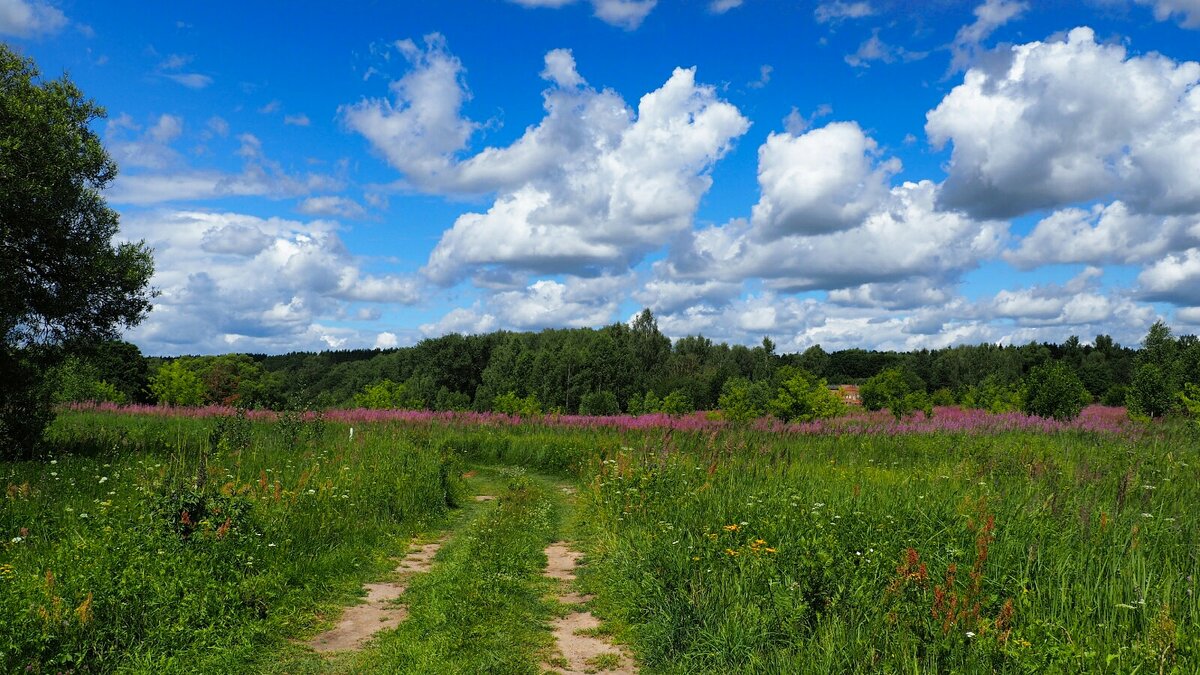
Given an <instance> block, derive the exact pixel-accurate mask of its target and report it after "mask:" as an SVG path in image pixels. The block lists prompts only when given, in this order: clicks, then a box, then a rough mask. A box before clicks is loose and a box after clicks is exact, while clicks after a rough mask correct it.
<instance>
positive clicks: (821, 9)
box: [813, 0, 875, 23]
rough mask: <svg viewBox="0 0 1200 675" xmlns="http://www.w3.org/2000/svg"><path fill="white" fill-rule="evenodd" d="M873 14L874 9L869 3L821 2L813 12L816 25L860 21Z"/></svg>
mask: <svg viewBox="0 0 1200 675" xmlns="http://www.w3.org/2000/svg"><path fill="white" fill-rule="evenodd" d="M872 14H875V8H874V7H872V6H871V3H869V2H844V1H843V0H833V2H822V3H821V4H819V5H817V8H816V10H814V11H813V16H814V17H815V18H816V20H817V23H837V22H839V21H844V20H846V19H861V18H864V17H868V16H871V15H872Z"/></svg>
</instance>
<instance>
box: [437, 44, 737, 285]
mask: <svg viewBox="0 0 1200 675" xmlns="http://www.w3.org/2000/svg"><path fill="white" fill-rule="evenodd" d="M561 56H562V54H561V53H560V52H551V54H550V55H548V57H547V61H548V64H547V71H546V72H547V73H548V74H549V76H550V77H552V78H553V80H554V83H557V82H560V81H564V82H565V81H571V80H572V79H573V78H571V77H569V76H568V75H567V74H565V73H568V72H569V73H572V74H573V73H574V72H575V71H574V69H571V70H570V71H566V70H564V69H562V68H558V67H552V66H551V61H554V62H556V63H558V64H559V65H561V62H562V59H561ZM581 82H582V81H581ZM545 107H546V111H547V115H546V118H545V119H544V120H543V121H542V122H541V123H540V124H538V125H537V126H534V127H530V128H529V129H527V130H526V132H525V134H524V135H523V136H522V137H521V138H520V139H518V140H517V141H516V142H514V143H513V144H512V145H510V146H508V147H506V148H487V149H485V150H483V151H482V152H480V153H478V154H477V155H475V156H473V157H471V158H470V159H468V160H465V161H463V162H461V163H459V164H457V165H454V166H453V169H454V174H455V181H456V182H457V183H458V184H459V185H460V186H477V187H481V186H484V185H491V186H496V187H499V188H501V190H500V194H499V195H498V196H497V197H496V199H495V202H494V203H493V204H492V206H491V207H490V208H489V209H488V210H487V212H486V213H467V214H464V215H463V216H460V217H459V218H458V219H457V220H456V221H455V223H454V226H453V227H452V228H451V229H449V230H447V231H446V232H445V233H444V234H443V235H442V239H441V241H440V242H439V243H438V245H437V247H436V248H435V249H434V251H433V252H432V253H431V254H430V257H429V263H428V265H427V266H426V267H425V273H426V274H427V275H428V276H429V277H430V278H431V279H433V280H435V281H437V282H439V283H443V284H449V283H454V282H455V281H457V280H458V279H460V278H462V277H463V276H464V275H467V274H470V273H471V272H479V271H485V270H488V269H494V268H496V267H497V266H500V267H507V268H512V269H517V270H530V271H538V272H545V273H575V274H578V273H580V272H581V271H584V272H586V271H587V270H591V271H592V272H597V271H600V270H603V269H614V268H620V269H624V268H627V267H628V266H629V265H631V264H634V263H636V262H637V260H638V259H640V258H641V257H642V256H643V255H644V254H646V253H647V252H649V251H651V250H654V249H656V248H658V247H660V246H662V245H663V244H664V243H666V241H667V240H668V239H670V238H671V237H673V236H676V235H678V234H680V233H682V232H685V231H687V230H688V228H690V227H691V224H692V218H693V216H694V214H695V211H696V209H697V208H698V206H699V201H700V198H701V197H702V196H703V195H704V193H705V192H706V191H707V190H708V188H709V186H710V184H711V179H710V178H709V176H708V175H707V172H708V169H709V168H710V167H711V166H712V164H713V163H714V162H716V161H717V160H718V159H719V158H720V157H721V156H722V155H724V154H725V152H726V151H728V149H729V148H730V147H731V144H732V142H733V140H734V139H735V138H737V137H738V136H740V135H741V134H742V133H744V132H745V131H746V129H747V128H748V126H749V122H748V121H747V120H746V118H744V117H743V116H742V115H741V114H740V113H739V112H738V110H737V109H736V108H734V107H733V106H732V105H730V104H728V103H726V102H724V101H721V100H720V99H718V98H717V95H716V92H715V90H714V88H712V87H710V86H706V85H699V84H697V83H696V81H695V71H694V70H691V69H676V70H675V72H674V73H673V74H672V75H671V77H670V79H668V80H667V82H666V83H665V84H664V85H663V86H662V87H661V88H659V89H658V90H656V91H653V92H650V93H649V94H646V95H645V96H643V97H642V100H641V102H640V103H639V106H638V112H637V115H636V116H635V115H634V114H633V112H632V111H631V110H629V108H628V107H627V106H626V105H625V104H624V102H623V101H622V100H621V98H620V97H619V96H617V95H616V94H615V93H614V92H611V91H602V92H601V91H596V90H595V89H592V88H590V87H584V86H582V84H581V85H580V86H577V87H571V88H567V89H564V88H561V87H559V86H557V84H555V86H552V87H551V88H550V89H549V90H547V92H546V93H545Z"/></svg>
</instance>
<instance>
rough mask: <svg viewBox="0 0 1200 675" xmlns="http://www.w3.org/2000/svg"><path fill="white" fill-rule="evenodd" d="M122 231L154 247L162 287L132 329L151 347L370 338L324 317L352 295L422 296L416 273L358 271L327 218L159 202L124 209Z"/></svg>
mask: <svg viewBox="0 0 1200 675" xmlns="http://www.w3.org/2000/svg"><path fill="white" fill-rule="evenodd" d="M121 236H122V237H123V238H126V239H131V240H137V239H145V240H146V241H147V243H148V244H149V245H150V246H151V247H153V249H154V251H155V273H154V278H153V279H152V280H151V285H152V286H154V287H156V288H158V289H159V290H161V291H162V295H161V296H160V297H159V298H158V299H157V300H156V301H155V307H154V310H153V312H151V314H150V316H149V318H148V319H147V320H146V322H145V323H144V324H142V325H141V326H140V327H138V328H137V329H136V330H135V332H134V333H133V335H134V336H135V337H136V338H137V339H138V341H139V343H140V344H146V345H150V349H151V351H159V352H161V351H168V352H170V351H176V352H178V351H180V350H182V349H183V346H185V345H189V346H191V347H189V350H190V349H192V348H194V349H195V350H199V351H204V350H214V349H217V350H223V351H227V350H229V349H235V348H236V349H246V350H249V349H259V348H261V349H267V350H271V351H277V350H278V349H280V348H296V347H297V346H298V345H302V344H306V345H316V344H321V345H326V346H339V345H343V344H346V343H347V341H353V342H355V343H356V344H369V339H368V338H366V337H365V336H361V335H357V334H355V333H354V332H353V331H350V332H347V331H344V330H336V329H331V328H328V326H327V325H326V324H325V323H324V322H327V321H329V320H332V319H334V318H336V317H337V316H338V315H339V314H341V313H344V311H345V309H346V308H347V307H348V306H350V303H354V302H372V303H400V304H412V303H414V302H416V301H418V300H419V299H420V286H419V283H418V282H417V281H416V280H415V279H412V278H408V277H400V276H395V275H374V274H369V273H367V272H366V271H364V269H363V267H362V262H361V261H360V260H359V259H358V258H356V257H355V256H354V255H352V254H351V253H350V252H349V251H348V250H347V249H346V247H345V245H344V244H343V243H342V241H341V238H340V237H339V236H338V234H337V225H336V224H334V223H332V222H328V221H320V220H317V221H311V222H307V223H303V222H298V221H291V220H284V219H279V218H268V219H264V218H258V217H254V216H248V215H243V214H236V213H210V212H202V211H165V212H157V213H141V214H135V215H126V216H125V217H124V218H123V219H122V228H121ZM326 338H328V339H326ZM339 341H340V342H339Z"/></svg>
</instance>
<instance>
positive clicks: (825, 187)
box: [753, 122, 901, 238]
mask: <svg viewBox="0 0 1200 675" xmlns="http://www.w3.org/2000/svg"><path fill="white" fill-rule="evenodd" d="M900 168H901V165H900V161H899V160H898V159H895V158H891V159H886V160H882V161H880V158H879V147H878V145H877V144H876V142H875V141H874V139H872V138H870V137H868V136H867V135H866V134H865V133H863V131H862V129H860V128H859V126H858V125H857V124H855V123H854V122H835V123H832V124H829V125H826V126H824V127H821V128H819V129H814V130H812V131H809V132H808V133H805V134H801V135H794V134H790V133H784V134H777V133H772V134H770V135H769V136H768V137H767V140H766V142H765V143H764V144H763V145H762V146H761V147H760V148H759V149H758V184H759V188H760V190H761V193H762V196H761V198H760V199H759V202H758V204H756V205H755V206H754V211H753V222H754V225H755V227H756V228H758V230H759V232H760V233H761V235H762V236H765V237H772V238H774V237H776V236H779V235H783V234H820V233H823V232H833V231H837V230H844V229H847V228H849V227H854V226H856V225H858V224H859V223H861V222H862V219H863V217H864V216H866V214H867V213H869V212H870V211H871V210H872V209H874V208H875V207H876V206H877V205H879V203H880V202H882V201H883V200H884V199H885V198H886V197H887V196H888V191H889V190H888V182H889V181H890V179H891V177H892V176H893V175H894V174H896V173H898V172H899V171H900Z"/></svg>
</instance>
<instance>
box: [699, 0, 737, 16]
mask: <svg viewBox="0 0 1200 675" xmlns="http://www.w3.org/2000/svg"><path fill="white" fill-rule="evenodd" d="M744 1H745V0H711V2H709V3H708V11H710V12H712V13H713V14H724V13H725V12H728V11H729V10H731V9H737V8H738V7H741V6H742V3H743V2H744Z"/></svg>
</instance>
